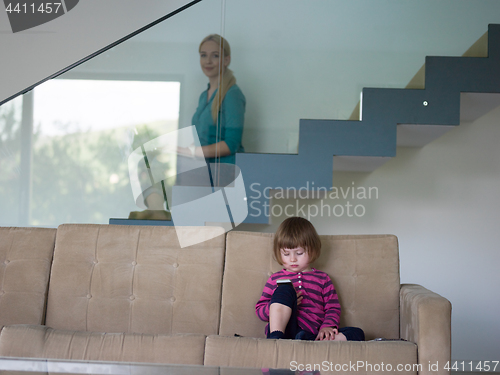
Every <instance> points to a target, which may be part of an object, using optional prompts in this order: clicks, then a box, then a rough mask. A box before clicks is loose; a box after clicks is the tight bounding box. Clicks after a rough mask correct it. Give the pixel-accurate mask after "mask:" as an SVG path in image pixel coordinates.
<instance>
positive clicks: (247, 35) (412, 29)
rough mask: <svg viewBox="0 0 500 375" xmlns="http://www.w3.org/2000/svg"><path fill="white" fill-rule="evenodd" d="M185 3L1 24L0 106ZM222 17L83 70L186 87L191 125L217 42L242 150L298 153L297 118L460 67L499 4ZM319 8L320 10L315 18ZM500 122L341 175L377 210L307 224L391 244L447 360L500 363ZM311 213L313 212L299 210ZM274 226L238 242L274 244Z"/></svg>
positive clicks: (377, 6) (263, 6) (342, 7)
mask: <svg viewBox="0 0 500 375" xmlns="http://www.w3.org/2000/svg"><path fill="white" fill-rule="evenodd" d="M180 3H182V1H178V2H174V1H168V2H167V1H162V2H158V1H149V2H148V3H147V5H146V3H145V2H144V1H142V2H136V1H124V0H107V1H106V2H104V1H102V0H85V1H81V2H80V3H79V4H78V6H77V7H76V8H74V9H73V10H72V11H71V12H69V13H68V14H67V15H65V16H64V17H61V18H60V19H57V20H55V21H52V22H50V23H48V24H46V25H43V26H40V27H39V28H36V29H33V30H32V31H26V32H22V33H18V34H12V33H10V29H9V27H8V25H7V24H6V22H7V21H6V16H5V14H4V13H3V12H0V30H1V31H2V32H1V33H0V45H1V46H2V59H1V60H0V99H1V98H5V97H8V96H9V95H12V94H14V93H15V92H18V91H20V90H22V89H23V88H24V87H26V86H28V85H30V84H32V83H34V82H35V81H38V80H40V79H42V78H44V77H45V76H46V75H49V74H52V73H55V72H56V71H58V70H60V69H62V68H64V67H65V66H66V65H68V64H69V63H73V62H75V61H77V60H78V59H80V58H82V57H84V56H86V55H88V54H89V53H91V52H93V51H94V50H95V49H96V47H97V48H100V47H101V46H104V45H106V44H108V43H109V42H111V41H114V40H116V39H117V38H119V37H121V36H123V35H124V34H127V33H129V32H131V31H133V30H135V29H137V28H139V27H140V26H143V24H145V23H147V22H150V21H152V20H155V19H157V18H159V17H160V16H162V15H164V14H166V13H168V12H169V11H170V9H171V7H172V8H175V7H176V6H178V5H179V4H180ZM226 5H227V6H226V9H225V12H226V19H225V23H221V18H220V17H221V16H220V15H221V8H220V1H216V0H204V1H202V2H201V3H200V4H197V5H195V6H194V7H193V8H191V9H190V10H188V11H186V13H185V14H180V15H178V16H176V17H174V18H173V19H172V20H171V21H170V22H171V23H170V24H168V25H167V24H166V25H165V26H161V27H160V26H158V27H156V29H157V30H159V31H160V32H159V33H155V32H154V31H153V30H152V31H151V32H150V33H149V34H148V35H146V36H141V37H139V38H137V39H136V40H134V41H131V42H129V43H128V44H126V45H123V46H121V47H119V48H118V49H117V50H116V51H114V52H111V51H110V52H109V53H107V54H105V55H102V56H100V57H99V59H96V61H93V62H90V63H88V64H86V65H85V66H82V67H80V68H79V71H80V72H87V73H89V72H90V73H92V72H94V73H96V72H97V73H99V72H109V71H117V72H118V73H121V74H127V73H138V72H139V73H141V72H142V73H147V74H158V75H162V74H163V75H175V76H177V77H180V78H181V80H182V82H183V88H182V90H183V92H182V95H183V97H182V103H181V121H184V122H185V124H186V123H189V122H190V118H191V115H192V113H193V111H194V108H195V106H196V100H197V97H198V95H199V93H200V91H201V90H203V89H204V88H205V85H206V80H205V78H204V77H203V75H202V74H201V72H200V71H199V68H198V62H197V56H196V55H197V46H198V43H199V41H200V39H201V38H202V37H203V36H205V35H206V34H208V33H211V32H221V30H224V31H225V35H226V36H227V38H228V40H229V41H230V43H231V45H232V47H233V60H232V64H231V67H232V68H233V70H234V71H235V74H236V77H237V79H238V83H239V85H240V86H241V87H242V89H243V91H244V93H245V95H246V97H247V103H248V104H247V116H246V124H245V139H244V142H245V146H246V147H247V150H249V151H265V152H294V151H295V150H296V141H297V138H296V133H297V132H298V126H299V119H300V118H338V119H342V118H347V117H348V116H349V115H350V113H351V111H352V110H353V108H354V106H355V104H356V102H357V100H358V95H359V91H360V90H361V89H362V87H364V86H374V87H404V86H405V85H406V83H407V82H408V81H409V80H410V78H411V77H412V76H413V74H414V73H415V72H416V71H417V70H418V68H419V67H420V66H421V64H422V63H423V62H424V57H425V56H426V55H460V54H462V53H463V52H464V51H465V50H466V49H467V48H468V47H469V46H470V45H471V44H472V43H473V42H474V41H475V40H477V39H478V38H479V37H480V36H481V35H482V34H483V33H484V32H485V31H486V30H487V24H488V23H495V22H496V23H500V2H498V1H495V0H481V1H477V0H446V1H445V0H443V1H440V2H435V1H433V0H419V1H416V0H415V1H406V2H401V1H399V0H377V1H373V0H354V1H349V2H346V1H340V0H338V1H337V0H335V1H333V0H332V1H329V2H325V1H320V0H311V1H308V2H304V1H301V0H297V1H294V2H293V4H292V0H274V1H272V2H270V1H268V0H252V1H251V2H250V1H248V0H227V2H226ZM325 6H327V7H330V8H328V11H325V10H324V8H320V7H325ZM97 9H98V10H99V12H101V13H100V14H97V13H98V12H97V11H96V10H97ZM132 15H133V16H132ZM110 19H112V20H113V22H112V23H111V21H110ZM168 30H170V31H168ZM33 56H36V57H33ZM13 72H15V73H16V74H13ZM499 119H500V111H499V110H495V111H493V112H491V113H490V114H487V115H486V116H484V117H483V118H481V119H479V120H477V121H475V122H474V123H472V124H462V125H460V126H459V127H458V128H456V129H455V130H453V131H451V132H449V133H447V134H446V135H444V136H443V137H441V138H439V139H438V140H436V141H435V142H433V143H432V144H429V145H428V146H426V147H424V148H422V149H402V148H400V149H398V154H397V157H396V158H394V159H393V160H391V161H390V162H388V163H387V164H386V165H384V166H383V167H382V168H380V169H378V170H377V171H375V172H373V173H371V174H349V173H341V174H335V175H334V180H333V186H336V187H341V186H342V187H344V188H347V187H352V186H355V187H362V186H365V187H376V188H378V192H379V198H378V199H370V200H363V201H361V200H360V201H356V204H363V205H364V207H365V208H366V214H365V215H364V216H363V217H352V218H349V217H346V216H344V217H341V218H336V217H333V216H330V217H327V216H325V215H324V216H323V217H312V218H311V220H312V221H313V223H314V224H315V225H316V226H317V228H318V230H319V232H320V233H322V234H337V233H393V234H396V235H397V236H398V237H399V238H400V247H401V280H402V282H409V283H420V284H422V285H424V286H426V287H428V288H430V289H432V290H434V291H436V292H437V293H440V294H442V295H443V296H445V297H447V298H449V299H450V300H451V302H452V303H453V358H455V359H460V360H479V359H482V360H499V358H498V353H497V350H496V349H497V348H498V347H499V344H500V342H499V337H500V324H499V323H498V321H497V319H496V314H495V313H496V312H498V311H499V309H500V299H499V295H498V293H497V291H496V286H498V285H499V284H500V283H499V281H500V277H499V276H498V272H497V267H498V264H499V262H498V261H499V257H500V255H499V251H498V250H497V249H498V247H497V246H498V243H499V238H498V237H499V234H498V232H499V231H498V230H496V228H495V226H496V223H497V218H498V212H499V207H498V206H499V205H500V198H499V197H498V194H497V191H499V187H500V186H499V185H500V177H499V174H498V168H499V167H498V166H497V165H498V160H499V157H500V151H498V147H496V139H498V138H497V136H498V134H497V133H498V132H499V131H500V130H499V128H498V121H499ZM353 182H354V185H353ZM290 203H294V202H293V201H291V200H288V201H281V202H278V204H280V205H281V206H284V205H286V204H290ZM305 203H307V204H310V205H317V204H321V202H320V201H315V202H312V201H304V202H301V203H300V204H305ZM323 203H324V204H330V205H332V206H333V205H335V204H338V203H341V204H345V202H344V201H339V200H330V201H324V202H323ZM351 203H352V202H351ZM282 219H283V217H278V218H274V219H273V221H272V225H271V226H268V227H262V226H254V227H248V226H245V227H241V228H240V229H250V230H265V231H273V230H275V228H276V226H277V225H278V224H279V222H280V221H281V220H282Z"/></svg>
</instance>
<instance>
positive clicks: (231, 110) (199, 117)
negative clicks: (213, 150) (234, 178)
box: [191, 85, 246, 164]
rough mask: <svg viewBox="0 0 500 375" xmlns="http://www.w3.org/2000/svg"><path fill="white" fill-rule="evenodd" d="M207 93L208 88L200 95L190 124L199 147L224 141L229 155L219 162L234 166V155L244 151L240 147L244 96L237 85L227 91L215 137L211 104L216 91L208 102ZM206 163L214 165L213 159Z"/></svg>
mask: <svg viewBox="0 0 500 375" xmlns="http://www.w3.org/2000/svg"><path fill="white" fill-rule="evenodd" d="M207 92H208V88H207V90H205V91H203V92H202V93H201V95H200V100H199V102H198V108H197V109H196V112H195V114H194V116H193V119H192V122H191V123H192V124H193V125H195V126H196V131H197V132H198V137H199V138H200V145H201V146H207V145H211V144H213V143H217V142H220V141H225V142H226V144H227V146H228V147H229V150H231V154H230V155H227V156H223V157H221V158H220V162H221V163H230V164H234V162H235V155H234V154H235V153H236V152H244V151H245V150H244V148H243V146H242V145H241V137H242V135H243V122H244V117H245V105H246V100H245V96H244V95H243V93H242V92H241V90H240V88H239V87H238V86H237V85H233V86H231V87H230V88H229V90H227V93H226V96H225V97H224V100H223V101H222V107H221V112H220V114H219V118H218V120H219V125H220V131H219V136H217V127H216V126H215V123H214V121H213V120H212V102H213V101H214V97H215V94H216V93H217V90H215V92H214V93H213V94H212V97H211V98H210V100H208V101H207ZM207 162H209V163H214V162H215V158H207Z"/></svg>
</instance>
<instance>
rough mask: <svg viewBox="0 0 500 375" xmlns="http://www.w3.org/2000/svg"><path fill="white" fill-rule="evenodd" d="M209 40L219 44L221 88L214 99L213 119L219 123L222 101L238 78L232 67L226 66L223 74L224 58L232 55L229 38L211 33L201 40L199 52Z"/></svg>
mask: <svg viewBox="0 0 500 375" xmlns="http://www.w3.org/2000/svg"><path fill="white" fill-rule="evenodd" d="M208 41H213V42H215V43H217V44H218V45H219V61H220V64H219V88H218V90H217V93H216V94H215V98H214V101H213V102H212V119H213V120H214V123H215V124H217V116H218V114H219V111H220V108H221V106H222V101H223V100H224V97H225V96H226V93H227V90H229V88H230V87H231V86H233V85H234V84H236V78H235V77H234V75H233V72H232V71H231V69H228V68H226V70H225V71H224V74H222V71H223V70H224V58H225V57H228V56H231V47H229V43H228V42H227V40H226V39H224V38H223V37H221V36H220V35H219V34H210V35H209V36H207V37H205V38H204V39H203V40H202V41H201V43H200V47H199V49H198V51H199V52H201V46H202V45H203V43H205V42H208Z"/></svg>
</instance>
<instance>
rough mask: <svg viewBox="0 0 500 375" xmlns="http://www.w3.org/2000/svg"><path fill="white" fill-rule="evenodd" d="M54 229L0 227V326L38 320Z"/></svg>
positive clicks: (41, 315)
mask: <svg viewBox="0 0 500 375" xmlns="http://www.w3.org/2000/svg"><path fill="white" fill-rule="evenodd" d="M55 237H56V229H51V228H0V326H4V325H9V324H42V323H43V320H44V312H45V300H46V298H47V288H48V283H49V275H50V264H51V262H52V254H53V252H54V241H55Z"/></svg>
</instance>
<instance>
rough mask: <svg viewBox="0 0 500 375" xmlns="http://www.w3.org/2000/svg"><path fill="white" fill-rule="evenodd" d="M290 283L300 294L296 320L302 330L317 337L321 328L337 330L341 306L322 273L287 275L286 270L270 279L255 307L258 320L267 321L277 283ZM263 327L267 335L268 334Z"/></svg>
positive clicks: (288, 273)
mask: <svg viewBox="0 0 500 375" xmlns="http://www.w3.org/2000/svg"><path fill="white" fill-rule="evenodd" d="M278 279H290V280H291V281H292V283H293V286H294V287H295V290H297V291H299V290H302V296H303V298H302V302H301V303H300V305H298V309H297V311H298V314H297V320H298V323H299V326H300V328H301V329H303V330H306V331H309V332H311V333H314V334H317V333H318V331H319V330H320V329H321V328H323V327H338V326H339V320H340V303H339V298H338V296H337V292H336V291H335V287H334V286H333V283H332V280H331V279H330V277H329V276H328V275H327V274H326V273H325V272H323V271H318V270H316V269H314V268H313V269H312V271H308V272H298V273H297V272H290V271H287V270H285V269H283V270H281V271H278V272H276V273H275V274H273V275H271V277H270V278H269V279H268V280H267V282H266V285H265V286H264V290H263V291H262V296H261V297H260V299H259V301H258V302H257V304H256V305H255V313H256V314H257V316H258V317H259V319H261V320H263V321H265V322H268V321H269V302H270V301H271V296H272V295H273V293H274V290H275V289H276V286H277V285H276V280H278ZM267 329H268V328H267V327H266V331H267Z"/></svg>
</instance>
